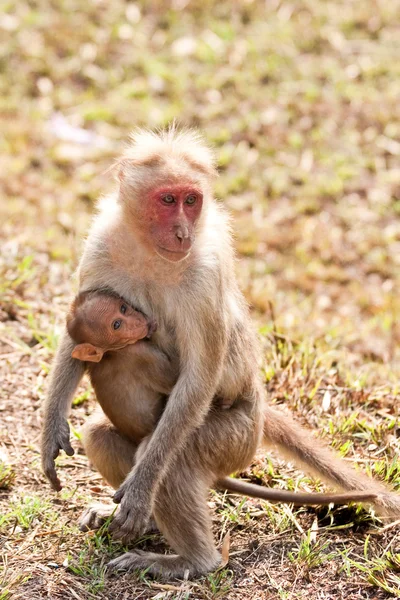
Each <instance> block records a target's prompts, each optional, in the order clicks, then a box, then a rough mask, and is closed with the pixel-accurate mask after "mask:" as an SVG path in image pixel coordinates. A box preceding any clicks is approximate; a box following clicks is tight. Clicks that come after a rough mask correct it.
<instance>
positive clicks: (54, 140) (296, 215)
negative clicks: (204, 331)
mask: <svg viewBox="0 0 400 600" xmlns="http://www.w3.org/2000/svg"><path fill="white" fill-rule="evenodd" d="M399 18H400V2H399V1H398V0H392V1H391V2H388V1H387V0H374V1H373V0H370V1H368V0H344V1H341V0H326V1H318V0H296V1H295V0H270V1H261V0H260V1H257V0H243V1H241V2H239V1H237V2H228V1H225V0H220V1H219V2H217V3H215V2H212V1H211V0H202V1H197V0H193V1H189V0H175V1H172V0H170V1H165V2H162V1H161V0H159V1H158V2H157V1H153V2H144V1H143V2H128V1H123V0H113V1H112V2H108V1H106V0H87V2H85V3H83V2H80V1H78V0H58V1H52V0H36V1H34V0H32V1H26V2H23V1H10V2H9V1H7V0H4V1H3V3H2V10H1V14H0V92H1V94H0V148H1V161H0V224H1V225H0V295H1V296H0V300H1V306H0V355H1V356H2V362H1V366H0V378H1V379H2V383H3V389H2V391H1V392H0V418H1V420H0V448H1V443H2V444H3V450H4V452H5V453H6V454H7V455H8V458H7V461H8V462H9V463H10V465H19V467H18V469H16V468H15V466H14V467H12V466H11V467H10V469H11V470H13V472H14V474H15V472H18V473H20V474H21V473H24V475H23V477H22V479H21V477H20V479H19V483H18V486H19V487H18V486H17V487H16V483H15V482H14V484H13V485H11V484H10V485H8V484H7V485H8V487H7V486H6V487H5V486H4V485H3V488H4V489H6V488H7V491H6V492H4V494H5V495H3V496H1V495H0V503H1V501H2V498H3V501H4V502H5V504H4V506H5V510H8V506H9V505H8V503H9V501H10V498H12V497H13V494H16V493H17V490H18V495H19V496H20V495H21V493H22V497H24V494H28V495H29V494H33V495H34V496H35V494H39V496H40V494H41V487H40V486H39V481H41V479H40V478H41V475H40V470H39V466H38V461H37V456H38V454H37V449H38V446H37V444H38V439H39V438H38V435H39V411H38V409H39V406H40V404H41V401H42V398H43V394H44V389H45V380H46V377H47V373H48V369H49V364H50V362H51V359H52V357H53V354H54V349H55V347H56V343H57V336H58V334H59V331H60V328H61V326H62V324H63V320H64V314H65V310H66V308H67V306H68V302H69V300H70V298H71V296H72V294H73V290H74V282H73V280H71V276H72V274H73V272H74V269H75V268H76V266H77V262H78V259H79V256H80V252H81V249H82V244H83V240H84V235H85V232H86V231H87V229H88V227H89V225H90V220H91V215H92V213H93V211H94V207H95V202H96V199H97V198H98V197H99V196H101V195H102V194H105V193H107V192H109V191H110V190H111V189H113V185H114V183H113V181H112V176H111V175H110V173H108V172H107V169H108V168H109V167H110V165H111V164H112V162H113V159H114V158H115V156H116V155H118V153H119V152H120V151H121V149H123V147H124V144H125V143H126V141H127V139H128V136H129V133H130V131H131V130H132V129H133V128H134V127H136V126H146V127H149V128H156V127H163V126H165V125H167V124H168V123H170V122H171V120H172V119H177V121H178V122H179V123H180V124H182V125H184V126H194V127H197V128H199V129H200V130H201V131H202V132H203V134H204V136H205V137H206V139H207V140H208V141H209V142H210V143H211V144H212V145H213V146H214V147H215V150H216V154H217V158H218V165H219V172H220V177H219V179H218V181H217V184H216V189H215V192H216V196H217V198H218V199H219V200H220V201H221V202H223V203H224V204H225V205H226V206H227V207H228V208H229V210H230V211H231V212H232V215H233V226H234V232H235V243H236V248H237V253H238V266H237V272H238V277H239V280H240V285H241V287H242V289H243V290H244V292H245V294H246V298H247V300H248V302H249V304H250V306H251V309H252V314H253V317H254V321H255V323H256V325H257V327H258V328H259V331H260V334H261V337H262V340H263V345H264V350H265V354H264V356H265V363H264V365H263V366H262V368H263V372H264V374H265V382H266V386H267V388H268V391H269V393H270V397H271V399H272V400H274V401H276V402H278V403H284V404H286V405H287V406H289V407H290V408H292V409H293V410H295V411H296V412H297V416H298V418H299V419H301V420H302V421H303V422H304V423H308V424H309V425H310V426H312V427H314V428H317V429H318V430H319V431H320V432H321V434H322V435H325V436H326V437H327V439H328V440H329V441H331V442H333V444H334V445H335V446H336V447H337V449H338V450H340V451H341V452H342V454H343V455H348V457H349V458H352V459H354V458H355V457H356V456H358V457H359V459H360V461H361V463H362V464H364V465H370V466H369V468H370V470H372V471H375V472H376V473H377V474H378V475H380V476H381V477H384V478H386V479H388V480H391V481H392V482H393V483H394V485H398V484H399V483H400V472H399V471H398V465H397V462H396V459H395V457H396V456H397V454H396V453H397V452H398V450H399V443H398V437H397V435H398V434H397V432H398V428H397V411H398V408H397V406H398V398H399V396H398V392H399V374H400V350H399V340H400V324H399V311H400V220H399V215H400V162H399V159H400V20H399ZM78 400H79V401H78V402H76V408H75V409H74V411H73V416H72V423H74V424H76V425H77V426H78V425H79V424H81V422H82V421H83V419H84V418H85V415H86V414H87V413H88V412H90V411H91V410H92V408H93V398H92V394H91V391H90V389H89V388H88V387H87V384H86V387H84V388H82V390H81V391H80V396H79V397H78ZM21 414H22V415H23V419H21ZM76 437H77V438H79V434H77V435H76ZM2 440H3V441H2ZM78 441H79V440H78ZM382 448H383V451H382ZM382 452H383V454H382ZM9 455H10V456H11V458H10V456H9ZM81 458H82V460H85V459H84V457H81ZM71 460H72V459H65V464H66V465H68V464H72V463H71ZM7 461H6V462H7ZM68 461H69V462H68ZM74 464H75V465H76V463H74ZM0 465H1V462H0ZM28 467H29V468H28ZM7 468H8V467H7ZM85 468H86V469H87V465H86V464H85ZM268 468H269V467H268ZM258 469H259V470H261V472H262V473H263V474H264V475H265V474H266V473H267V471H268V469H267V467H266V466H265V465H264V466H260V465H259V466H258ZM282 469H284V467H282ZM10 472H11V471H10ZM32 473H34V475H32ZM68 473H70V471H68ZM288 473H289V475H288ZM290 473H291V472H290V470H289V471H285V470H283V471H282V472H281V473H280V475H279V477H278V480H279V481H280V482H281V483H282V482H283V483H282V485H286V487H287V486H288V477H289V479H290V477H291V475H290ZM275 475H276V474H275ZM279 478H280V479H279ZM11 480H13V477H12V476H11ZM7 481H8V480H7ZM21 486H22V487H21ZM24 486H26V487H24ZM289 487H290V485H289ZM0 488H1V470H0ZM24 490H25V491H24ZM0 492H1V489H0ZM10 494H11V496H10ZM29 497H31V496H29ZM35 497H36V496H35ZM74 502H76V505H75V508H76V510H79V508H80V503H81V504H82V503H83V501H82V499H81V500H79V499H78V500H77V499H75V500H74ZM246 506H247V504H246ZM250 506H251V504H250ZM13 510H14V509H13ZM15 510H17V509H15ZM242 510H244V509H242ZM13 514H14V513H13ZM281 514H282V515H283V514H284V513H283V512H282V513H281ZM14 517H15V515H14ZM10 519H11V517H10ZM42 526H43V523H42ZM0 531H1V529H0ZM391 533H392V534H393V531H392V532H391ZM76 535H78V534H76ZM55 539H56V538H55ZM77 539H78V538H77ZM376 539H378V538H376ZM53 543H54V540H53ZM377 543H378V542H377ZM382 543H383V542H382ZM383 547H384V544H383V545H382V548H383ZM49 551H50V550H49ZM382 552H383V550H382ZM385 552H387V550H385ZM376 554H379V550H378V549H377V548H375V555H376ZM381 554H382V553H381ZM382 556H386V554H382ZM332 560H333V559H332ZM340 560H342V559H340ZM333 562H334V560H333ZM385 564H386V563H385ZM388 564H389V563H388ZM250 565H251V561H250ZM18 568H19V567H15V569H16V571H15V572H16V573H17V574H18ZM371 568H372V567H371ZM349 569H350V567H349ZM385 569H386V570H384V575H382V577H381V575H379V577H381V580H379V581H381V583H382V581H384V582H386V583H384V584H382V585H379V584H376V582H375V583H374V585H375V587H376V586H377V587H378V588H379V589H380V590H381V592H379V593H382V594H384V593H389V592H388V590H387V589H386V588H385V585H386V587H387V588H388V589H389V591H390V590H392V591H391V592H390V593H393V589H394V588H396V586H397V589H398V584H400V579H399V578H398V577H397V579H398V581H397V582H396V581H394V580H393V579H392V580H391V579H390V577H392V575H391V571H390V566H389V567H388V566H387V565H386V566H385ZM387 569H389V571H387ZM247 575H248V573H247ZM324 576H325V578H326V577H327V574H326V571H324ZM393 576H394V575H393ZM15 577H17V580H18V575H15ZM82 577H83V575H82ZM277 577H278V576H277ZM388 577H389V579H388ZM394 577H395V576H394ZM382 578H383V579H382ZM88 579H91V577H89V576H88ZM278 579H279V577H278ZM378 579H379V578H378ZM0 581H1V578H0ZM368 581H369V585H372V584H371V581H370V580H368ZM71 585H72V584H71ZM277 585H278V584H277ZM279 585H280V584H279ZM279 585H278V587H276V588H273V589H275V592H274V593H275V595H273V596H271V597H273V598H276V597H278V596H276V594H277V593H278V592H279V589H280V588H279ZM282 585H283V584H282ZM329 585H330V586H331V585H332V583H330V584H329ZM343 585H344V584H343ZM11 587H12V586H11ZM11 587H10V586H9V588H7V589H10V590H11ZM13 589H14V588H13ZM24 589H25V588H24ZM38 589H39V588H38ZM257 589H258V588H257ZM282 589H284V587H282ZM299 589H300V588H299ZM301 589H303V588H301ZM327 589H328V588H327ZM340 589H341V590H342V591H340V592H339V591H338V590H336V592H335V594H336V595H334V596H332V597H335V598H339V597H342V596H341V595H340V594H341V593H343V594H344V595H343V597H344V596H346V598H347V599H349V598H351V597H352V596H351V593H352V592H351V589H353V588H351V589H350V588H347V587H346V586H344V587H343V588H340ZM363 589H364V588H363ZM365 589H367V588H365ZM382 590H383V591H382ZM385 590H386V592H385ZM24 593H26V592H25V591H24ZM29 593H30V594H33V591H32V589H31V590H30V592H29ZM35 593H36V592H35ZM38 593H39V592H38ZM76 593H78V592H76ZM80 593H82V592H80ZM92 593H93V590H92ZM96 593H97V592H96ZM98 593H100V592H98ZM113 593H114V592H113ZM115 593H116V592H115ZM198 593H199V594H200V592H198ZM201 593H203V592H201ZM204 593H205V592H204ZM207 593H208V592H207ZM230 593H231V594H232V592H230ZM279 593H281V592H279ZM282 593H283V592H282ZM293 593H294V592H293ZM299 593H300V592H299ZM301 593H303V592H301ZM308 593H310V594H311V596H310V597H313V598H314V597H315V598H317V597H318V598H319V597H321V598H322V597H324V598H325V597H326V598H328V597H330V596H329V595H326V596H318V595H312V594H313V593H314V592H312V591H311V592H308ZM326 593H327V594H328V591H327V592H326ZM357 593H358V592H357ZM360 593H361V592H360ZM363 593H364V592H363ZM374 593H375V591H374ZM10 594H11V592H10ZM109 594H111V592H110V593H109ZM241 594H242V595H239V596H238V597H240V598H243V597H244V596H243V591H242V592H241ZM315 594H317V592H315ZM78 595H79V594H78ZM18 597H27V596H18ZM29 597H30V598H33V597H36V596H34V595H30V596H29ZM38 597H41V596H38ZM54 597H56V596H54ZM62 597H63V598H64V597H65V598H66V597H70V596H62ZM71 597H72V596H71ZM96 597H102V596H96ZM107 597H108V598H114V596H113V595H112V594H111V595H109V596H107ZM115 597H117V596H115ZM146 597H147V596H146ZM149 597H151V596H149ZM191 597H192V596H191ZM193 597H194V596H193ZM196 597H197V596H196ZM198 597H203V596H198ZM204 597H207V596H204ZM227 597H231V598H234V597H236V596H233V595H230V596H227ZM261 597H264V596H260V598H261ZM265 597H268V596H265ZM279 597H282V598H283V597H285V598H286V597H292V596H283V595H279ZM293 597H297V596H293ZM299 597H303V596H301V595H300V596H299ZM354 597H357V598H360V597H364V596H360V595H357V596H354ZM365 597H372V596H365ZM374 597H378V596H374ZM379 597H386V596H385V595H383V596H379ZM0 598H2V599H3V598H6V596H1V592H0ZM7 598H8V596H7Z"/></svg>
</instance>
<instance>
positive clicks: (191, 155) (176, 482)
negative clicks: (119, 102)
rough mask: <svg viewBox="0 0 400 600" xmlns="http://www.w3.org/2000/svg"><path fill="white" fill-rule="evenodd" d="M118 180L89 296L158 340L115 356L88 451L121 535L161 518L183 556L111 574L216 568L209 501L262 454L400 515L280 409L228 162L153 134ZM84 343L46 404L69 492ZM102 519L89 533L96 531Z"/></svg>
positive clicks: (117, 564)
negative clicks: (235, 223) (243, 286)
mask: <svg viewBox="0 0 400 600" xmlns="http://www.w3.org/2000/svg"><path fill="white" fill-rule="evenodd" d="M116 172H117V180H118V189H117V190H116V192H115V193H114V194H112V195H111V196H109V197H108V198H106V199H104V201H103V202H102V204H103V206H102V209H101V210H100V212H99V214H98V215H97V216H96V218H95V220H94V223H93V226H92V229H91V231H90V233H89V236H88V238H87V241H86V246H85V251H84V253H83V256H82V259H81V262H80V267H79V292H80V293H82V292H88V291H90V290H101V289H107V288H111V289H112V290H114V291H115V292H116V293H117V294H118V295H119V296H121V297H122V298H125V299H126V300H127V301H128V302H129V304H130V305H131V306H135V307H137V308H139V309H140V310H141V311H142V312H143V313H144V314H145V315H147V316H148V317H150V318H151V319H154V320H155V321H156V322H157V331H155V332H154V333H153V334H152V337H151V343H150V344H148V343H147V342H145V341H139V342H138V343H136V344H132V345H129V346H127V347H126V348H125V349H124V350H121V351H117V352H107V354H106V356H105V357H104V359H103V361H105V362H104V365H108V370H107V369H106V368H105V367H104V372H103V361H101V362H100V363H99V364H100V365H101V366H102V369H101V370H100V371H101V372H100V379H101V378H102V381H99V382H98V383H97V388H98V390H101V391H100V395H101V394H102V393H104V397H102V398H99V402H100V404H101V405H102V406H103V409H104V412H105V413H106V415H108V417H107V416H105V415H104V414H101V415H100V416H99V415H96V416H94V417H93V418H92V419H91V420H90V421H89V422H88V423H87V425H86V427H85V430H84V432H83V443H84V446H85V450H86V453H87V455H88V457H89V459H90V460H91V462H92V463H93V464H94V465H95V466H96V467H97V469H98V470H99V471H100V473H102V475H103V476H104V477H105V478H106V479H107V480H108V481H109V482H110V483H111V484H112V485H113V486H114V487H116V488H118V489H117V491H116V493H115V495H114V501H115V502H117V503H120V506H119V509H118V511H117V512H116V514H115V516H114V519H113V521H112V523H111V526H110V529H111V531H112V533H113V535H114V536H115V537H118V538H123V539H128V538H138V537H140V536H141V535H142V534H143V532H145V531H146V528H147V527H148V525H149V520H150V517H151V516H153V517H154V519H155V521H156V523H157V525H158V527H159V529H160V530H161V532H162V533H163V535H164V537H165V538H166V539H167V540H168V542H169V544H170V545H171V546H172V548H173V549H174V551H175V554H169V555H163V554H156V553H151V552H141V551H140V550H136V549H135V550H134V551H132V552H129V553H126V554H124V555H122V556H120V557H118V558H116V559H114V560H113V561H112V562H111V564H110V566H111V567H112V568H115V569H146V570H147V573H148V574H153V575H158V576H162V577H164V578H169V577H180V578H183V577H184V576H185V574H186V572H187V571H188V572H189V575H190V576H194V575H196V574H201V573H206V572H207V571H210V570H213V569H215V568H216V567H217V566H218V565H219V563H220V555H219V553H218V551H217V549H216V547H215V544H214V540H213V536H212V527H211V525H212V524H211V519H210V515H209V511H208V507H207V503H206V498H207V493H208V490H209V488H210V487H213V486H215V485H217V484H218V482H219V481H221V480H222V481H225V479H224V478H226V477H227V476H229V475H230V474H231V473H233V472H239V471H241V470H243V469H245V468H246V467H247V466H248V465H249V463H250V462H251V460H252V458H253V456H254V454H255V452H256V450H257V448H258V447H259V445H260V443H263V444H264V445H266V446H270V447H276V448H278V450H280V451H282V452H283V453H284V454H285V455H286V456H289V457H290V458H292V459H294V460H295V462H297V463H300V464H301V465H303V466H304V467H305V468H306V469H307V470H308V471H310V470H311V471H313V472H314V473H317V474H318V475H319V476H321V477H322V478H324V479H325V480H326V481H328V482H329V483H332V484H333V485H334V486H335V487H337V488H339V489H342V490H345V491H349V492H351V496H352V497H353V498H354V495H353V492H366V493H367V494H368V495H369V494H372V495H376V497H375V498H374V499H373V504H374V506H375V507H376V508H377V509H378V510H379V511H380V512H383V513H386V514H390V515H392V516H396V517H397V518H398V517H399V516H400V497H399V495H397V494H394V493H393V492H392V491H391V490H390V489H389V488H388V487H386V486H385V485H384V484H382V483H380V482H378V481H375V480H373V479H371V478H369V477H367V476H366V475H364V474H362V473H360V472H357V471H355V470H354V469H353V468H352V467H351V466H349V465H348V464H346V463H345V462H344V461H343V460H340V459H339V458H337V457H336V456H335V455H334V453H333V452H332V451H330V450H329V449H328V448H326V447H325V446H324V445H323V444H322V443H320V442H318V441H317V440H316V439H315V438H314V437H312V436H311V435H310V433H309V432H308V431H305V430H303V429H302V428H301V427H300V425H299V424H297V423H295V422H294V421H293V420H292V419H291V418H290V417H289V416H288V415H287V414H285V413H283V412H282V411H279V410H276V409H274V408H273V407H272V406H271V405H270V404H269V403H268V399H267V398H266V394H265V389H264V385H263V382H262V380H261V378H260V373H259V367H258V357H259V348H258V343H257V339H256V336H255V334H254V332H253V330H252V325H251V321H250V318H249V313H248V308H247V306H246V303H245V301H244V298H243V296H242V294H241V292H240V290H239V288H238V284H237V280H236V277H235V271H234V253H233V249H232V240H231V233H230V227H229V222H228V219H227V215H226V214H225V211H224V210H223V208H222V206H221V205H220V204H219V203H217V202H216V201H215V199H214V198H213V194H212V184H213V179H214V178H215V176H216V171H215V163H214V157H213V155H212V153H211V151H210V150H209V149H208V148H207V146H206V145H205V144H204V142H203V141H202V140H201V138H200V137H199V136H198V135H197V134H196V133H194V132H192V131H177V130H176V129H175V128H170V129H169V130H166V131H163V132H161V133H150V132H143V131H139V132H137V133H136V134H135V135H134V137H133V139H132V144H131V146H130V147H129V148H128V149H127V151H126V152H125V154H124V155H123V156H122V157H121V159H120V160H119V161H118V163H117V165H116ZM75 346H76V343H75V342H74V341H73V340H72V339H71V337H70V335H69V333H68V331H66V332H65V334H64V336H63V337H62V339H61V341H60V345H59V348H58V351H57V356H56V360H55V365H54V368H53V370H52V375H51V378H50V385H49V390H48V395H47V398H46V403H45V407H44V424H43V436H42V464H43V470H44V472H45V474H46V476H47V477H48V478H49V479H50V481H51V482H52V484H53V487H56V488H57V487H59V486H60V483H59V481H58V478H57V474H56V470H55V464H54V460H55V458H56V457H57V455H58V453H59V451H60V449H64V450H65V451H66V452H67V453H68V454H71V453H73V449H72V447H71V444H70V441H69V428H68V423H67V419H66V417H67V414H68V412H69V410H70V405H71V401H72V398H73V395H74V392H75V390H76V387H77V385H78V383H79V381H80V379H81V377H82V375H83V373H84V370H85V367H84V363H82V362H81V361H80V360H76V359H75V358H73V357H72V356H71V354H72V352H73V350H74V348H75ZM149 349H152V350H151V351H153V350H154V351H155V352H158V353H160V354H158V355H157V356H159V357H160V356H161V363H160V364H162V360H164V361H165V363H164V364H165V365H166V369H165V371H166V374H167V376H168V377H170V379H171V380H172V391H170V387H169V388H168V390H167V388H165V389H166V390H167V391H166V392H165V395H168V401H167V402H165V400H164V402H165V406H161V408H160V409H159V412H160V413H161V414H155V415H154V414H153V415H150V416H148V412H149V411H148V409H147V406H148V403H150V405H152V402H153V399H154V398H155V397H156V398H158V397H160V395H161V397H162V393H161V394H160V391H159V389H157V390H156V389H155V387H156V384H157V385H159V382H157V375H155V374H154V368H155V365H156V364H157V363H158V361H157V360H156V361H154V358H149V356H148V352H149ZM113 361H115V362H113ZM175 361H176V363H175ZM93 364H95V363H93ZM175 364H177V365H178V368H177V370H176V371H174V368H175V367H174V365H175ZM146 369H147V370H146ZM161 371H163V369H161ZM117 373H118V378H119V387H118V392H117V394H118V402H115V399H116V396H115V394H116V390H117V386H116V385H111V384H110V380H111V381H112V380H113V378H114V377H115V376H116V374H117ZM132 373H133V374H134V376H132ZM161 374H162V373H161ZM92 377H93V375H92ZM107 380H108V381H107ZM107 386H108V387H107ZM105 390H106V391H105ZM98 395H99V394H98ZM217 397H220V398H223V399H224V401H226V402H227V403H230V404H231V407H230V408H229V410H220V409H218V407H216V406H215V404H214V403H215V398H217ZM119 402H121V403H122V404H119ZM156 403H157V402H156ZM138 406H139V407H140V408H139V410H140V411H141V414H142V417H141V418H144V419H146V418H147V419H148V421H147V422H146V423H148V429H149V435H148V436H146V440H144V441H142V442H139V443H137V441H136V440H138V439H139V438H141V436H142V435H143V432H142V431H140V432H138V431H135V430H134V420H133V419H132V418H131V416H132V413H131V411H132V410H134V414H135V418H136V415H137V411H138V409H137V407H138ZM155 412H156V413H157V411H155ZM139 422H141V420H139ZM131 428H132V431H131ZM138 433H140V435H138ZM150 434H151V435H150ZM135 436H137V437H135ZM238 483H240V482H237V481H235V480H233V481H232V484H231V485H232V486H233V485H237V484H238ZM226 487H228V486H226ZM261 489H262V488H261ZM266 491H269V490H266ZM271 491H272V490H271ZM318 501H320V497H319V500H318ZM96 514H97V516H100V515H99V514H98V513H96V511H94V512H93V513H92V514H91V515H87V516H86V517H85V518H84V520H83V522H82V524H83V525H87V526H92V525H93V526H95V525H96ZM92 517H93V518H92Z"/></svg>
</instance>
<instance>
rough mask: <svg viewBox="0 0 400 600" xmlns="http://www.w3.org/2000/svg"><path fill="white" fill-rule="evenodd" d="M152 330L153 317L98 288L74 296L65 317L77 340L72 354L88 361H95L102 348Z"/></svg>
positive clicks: (128, 341) (120, 345) (134, 339)
mask: <svg viewBox="0 0 400 600" xmlns="http://www.w3.org/2000/svg"><path fill="white" fill-rule="evenodd" d="M155 330H156V324H155V322H154V321H150V320H149V319H147V318H146V317H145V315H144V314H143V313H141V312H139V311H137V310H135V309H134V308H132V306H130V305H129V304H128V303H127V302H125V301H124V300H123V299H121V298H118V297H115V296H111V295H107V294H105V293H100V292H99V293H97V294H90V295H88V296H87V297H86V298H84V299H83V301H82V299H80V300H79V299H78V301H76V302H75V305H74V308H73V309H72V312H71V314H70V316H69V318H68V331H69V333H70V335H71V337H72V339H74V340H75V341H77V342H80V343H79V344H78V346H76V347H75V349H74V351H73V353H72V356H73V357H74V358H78V359H80V360H86V361H87V360H88V361H92V362H99V361H100V360H101V358H102V357H103V354H104V352H107V351H109V350H120V349H121V348H125V346H128V345H129V344H135V343H136V342H137V341H139V340H142V339H143V338H148V337H150V336H151V334H152V333H154V331H155Z"/></svg>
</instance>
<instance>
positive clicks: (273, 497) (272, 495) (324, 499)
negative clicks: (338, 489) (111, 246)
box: [216, 477, 377, 506]
mask: <svg viewBox="0 0 400 600" xmlns="http://www.w3.org/2000/svg"><path fill="white" fill-rule="evenodd" d="M216 487H217V488H219V489H221V490H228V491H229V492H234V493H235V494H241V495H243V496H250V497H251V498H260V499H262V500H268V502H273V503H276V502H284V503H286V504H294V505H295V506H316V505H321V506H325V505H327V504H347V503H348V502H367V501H368V500H370V501H373V500H374V499H375V498H377V494H375V493H373V492H372V493H369V492H343V493H342V494H319V493H316V494H314V493H311V492H289V491H288V490H278V489H274V488H268V487H263V486H261V485H254V484H253V483H248V482H247V481H241V480H240V479H234V478H233V477H224V479H220V480H219V481H217V483H216Z"/></svg>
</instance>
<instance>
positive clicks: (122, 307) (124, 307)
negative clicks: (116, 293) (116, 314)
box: [120, 304, 127, 315]
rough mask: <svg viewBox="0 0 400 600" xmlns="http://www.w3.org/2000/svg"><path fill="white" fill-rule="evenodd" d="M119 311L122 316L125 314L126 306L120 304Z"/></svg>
mask: <svg viewBox="0 0 400 600" xmlns="http://www.w3.org/2000/svg"><path fill="white" fill-rule="evenodd" d="M120 310H121V314H123V315H124V314H125V313H126V310H127V306H126V304H121V309H120Z"/></svg>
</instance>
